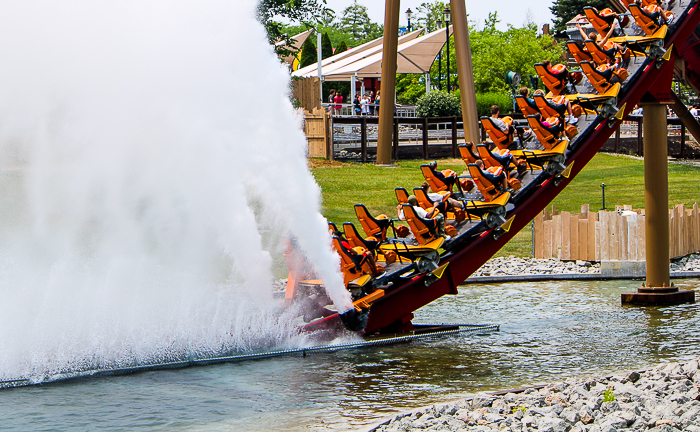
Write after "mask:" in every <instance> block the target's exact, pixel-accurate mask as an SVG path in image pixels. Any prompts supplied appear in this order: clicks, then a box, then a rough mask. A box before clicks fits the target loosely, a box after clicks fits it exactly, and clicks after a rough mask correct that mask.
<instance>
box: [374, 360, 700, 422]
mask: <svg viewBox="0 0 700 432" xmlns="http://www.w3.org/2000/svg"><path fill="white" fill-rule="evenodd" d="M699 387H700V371H699V369H698V361H697V360H693V361H689V362H687V363H666V364H662V365H659V366H657V367H655V368H652V369H648V370H646V371H639V372H628V373H622V374H617V375H613V376H609V377H590V378H584V379H568V380H566V381H564V382H560V383H555V384H550V385H547V386H544V387H542V388H540V389H536V388H530V389H527V390H525V391H522V392H520V393H507V394H505V395H503V396H494V395H492V394H488V393H480V394H476V395H474V396H473V397H471V398H468V399H462V400H459V401H455V402H450V403H445V404H436V405H432V406H429V407H425V408H421V409H418V410H415V411H412V412H408V413H402V414H397V415H395V416H394V417H393V418H391V419H389V420H387V421H385V422H384V423H382V424H381V425H379V426H377V427H374V428H371V429H369V430H370V431H376V432H406V431H426V432H427V431H460V432H462V431H464V432H466V431H474V432H476V431H482V432H491V431H499V432H515V431H540V432H616V431H625V430H632V431H653V432H680V431H688V432H700V401H699V400H700V391H699Z"/></svg>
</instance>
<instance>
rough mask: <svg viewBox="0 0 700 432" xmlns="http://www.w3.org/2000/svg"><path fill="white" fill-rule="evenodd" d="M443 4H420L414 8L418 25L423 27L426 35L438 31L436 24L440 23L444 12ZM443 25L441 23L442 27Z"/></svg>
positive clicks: (437, 2)
mask: <svg viewBox="0 0 700 432" xmlns="http://www.w3.org/2000/svg"><path fill="white" fill-rule="evenodd" d="M445 7H446V6H445V3H444V2H441V1H436V2H433V3H421V5H420V6H418V7H417V8H416V10H417V12H418V13H417V15H418V25H419V26H421V27H425V28H426V29H427V32H428V33H432V32H434V31H435V30H437V29H438V25H437V22H438V21H442V14H443V12H444V11H445ZM444 25H445V24H444V23H443V26H444Z"/></svg>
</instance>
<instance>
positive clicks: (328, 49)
mask: <svg viewBox="0 0 700 432" xmlns="http://www.w3.org/2000/svg"><path fill="white" fill-rule="evenodd" d="M332 55H333V44H332V43H331V38H329V37H328V32H324V33H323V36H321V58H322V59H327V58H328V57H330V56H332Z"/></svg>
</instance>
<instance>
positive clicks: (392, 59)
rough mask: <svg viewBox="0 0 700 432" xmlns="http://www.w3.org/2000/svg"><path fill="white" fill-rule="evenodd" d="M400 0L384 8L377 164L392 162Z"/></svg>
mask: <svg viewBox="0 0 700 432" xmlns="http://www.w3.org/2000/svg"><path fill="white" fill-rule="evenodd" d="M400 9H401V1H400V0H386V6H385V8H384V53H383V57H382V103H381V104H379V135H378V138H377V164H378V165H389V164H391V142H392V140H391V135H392V132H393V128H392V119H393V118H394V98H395V96H396V60H397V57H398V53H397V50H398V40H399V13H400V12H399V11H400Z"/></svg>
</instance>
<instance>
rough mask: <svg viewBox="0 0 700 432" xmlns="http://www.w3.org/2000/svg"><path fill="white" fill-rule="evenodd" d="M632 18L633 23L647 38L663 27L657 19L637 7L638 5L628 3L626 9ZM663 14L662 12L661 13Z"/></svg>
mask: <svg viewBox="0 0 700 432" xmlns="http://www.w3.org/2000/svg"><path fill="white" fill-rule="evenodd" d="M627 8H628V9H629V10H630V13H631V14H632V17H633V18H634V21H635V22H636V23H637V25H638V26H639V27H641V29H642V30H643V31H644V33H645V34H646V35H647V36H651V35H653V34H654V33H656V32H657V31H658V30H659V29H660V28H661V27H663V26H664V24H663V23H661V22H660V21H659V20H658V19H654V17H653V16H652V15H650V14H648V13H647V12H646V11H645V10H644V9H642V8H641V7H639V5H637V4H634V3H630V5H629V6H628V7H627ZM661 13H663V12H661Z"/></svg>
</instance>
